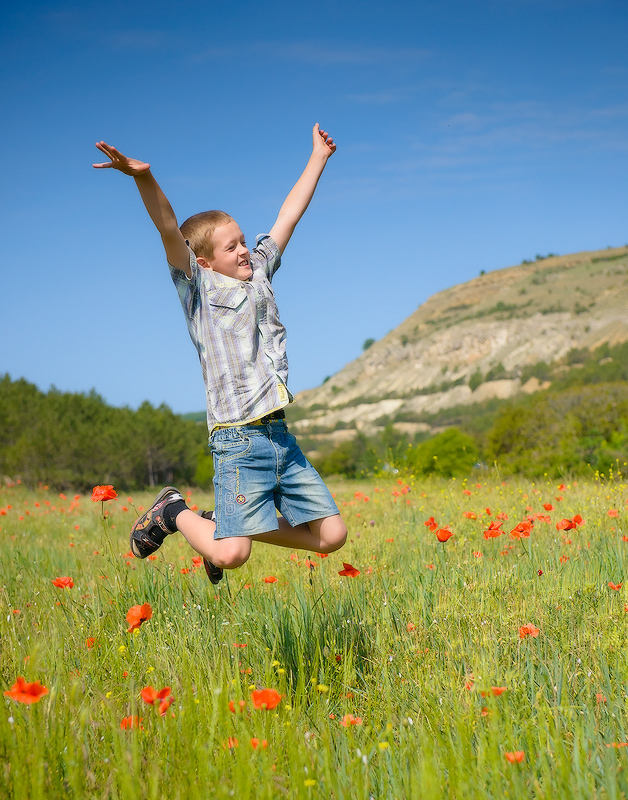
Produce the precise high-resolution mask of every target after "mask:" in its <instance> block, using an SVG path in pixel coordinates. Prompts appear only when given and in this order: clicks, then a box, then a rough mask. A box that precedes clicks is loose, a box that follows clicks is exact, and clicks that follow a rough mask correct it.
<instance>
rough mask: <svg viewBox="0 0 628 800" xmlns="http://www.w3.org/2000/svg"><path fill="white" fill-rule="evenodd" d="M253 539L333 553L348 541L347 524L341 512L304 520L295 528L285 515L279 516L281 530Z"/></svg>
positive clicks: (281, 545)
mask: <svg viewBox="0 0 628 800" xmlns="http://www.w3.org/2000/svg"><path fill="white" fill-rule="evenodd" d="M252 538H253V541H255V542H264V543H265V544H274V545H277V546H279V547H290V548H296V549H298V550H311V551H312V552H313V553H333V552H335V551H336V550H340V548H341V547H342V546H343V545H344V543H345V542H346V541H347V526H346V525H345V523H344V520H343V519H342V517H341V516H340V514H332V515H331V516H330V517H323V518H321V519H315V520H312V521H311V522H304V523H302V524H301V525H296V526H295V527H294V528H293V527H292V526H291V525H290V524H289V523H288V521H287V520H286V519H284V518H283V517H279V530H278V531H270V532H269V533H260V534H258V535H257V536H253V537H252Z"/></svg>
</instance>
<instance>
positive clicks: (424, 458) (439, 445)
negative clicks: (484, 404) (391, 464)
mask: <svg viewBox="0 0 628 800" xmlns="http://www.w3.org/2000/svg"><path fill="white" fill-rule="evenodd" d="M477 460H478V448H477V446H476V444H475V442H474V441H473V439H472V438H471V437H470V436H468V435H467V434H466V433H462V431H459V430H458V428H449V429H448V430H446V431H443V432H442V433H438V434H437V435H436V436H433V437H432V438H431V439H428V440H427V441H426V442H422V443H421V444H418V445H410V447H408V450H407V451H406V455H405V459H404V461H403V464H402V466H403V467H405V468H406V469H408V470H409V471H411V472H413V473H414V474H415V475H440V476H442V477H445V478H451V477H453V476H457V475H468V474H469V473H470V472H471V470H472V469H473V466H474V464H475V463H476V462H477Z"/></svg>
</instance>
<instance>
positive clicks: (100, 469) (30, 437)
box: [0, 375, 212, 491]
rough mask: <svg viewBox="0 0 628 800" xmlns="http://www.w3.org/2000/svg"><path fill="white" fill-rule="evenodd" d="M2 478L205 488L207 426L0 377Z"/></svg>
mask: <svg viewBox="0 0 628 800" xmlns="http://www.w3.org/2000/svg"><path fill="white" fill-rule="evenodd" d="M0 477H2V478H4V479H10V480H16V479H18V478H19V479H20V480H21V481H22V483H24V484H26V485H29V486H34V485H37V484H38V483H46V484H48V485H50V486H54V487H55V488H58V489H70V488H72V489H76V490H77V491H86V490H88V489H91V487H93V486H95V485H97V484H105V483H112V484H114V485H116V486H119V487H125V489H128V490H132V489H133V490H135V489H139V488H144V487H147V486H151V487H152V486H158V485H163V484H169V483H175V484H177V483H183V484H194V483H196V484H199V485H207V484H208V483H209V482H210V481H211V477H212V469H211V456H210V455H209V451H208V448H207V427H206V425H204V424H199V423H197V422H192V421H189V420H185V419H183V418H182V417H181V416H179V415H177V414H174V413H173V412H172V411H171V410H170V408H168V406H166V405H161V406H159V407H157V408H155V407H154V406H152V405H151V404H150V403H147V402H146V403H143V404H142V405H141V406H140V407H139V408H138V409H137V410H136V411H134V410H132V409H130V408H114V407H112V406H110V405H108V404H107V403H105V401H104V400H103V398H102V397H100V396H99V395H98V394H97V393H96V392H94V391H92V392H89V393H88V394H80V393H70V392H60V391H58V390H57V389H54V388H53V389H51V390H50V391H49V392H47V393H44V392H42V391H40V390H39V389H38V388H37V387H36V386H35V385H33V384H31V383H28V382H27V381H26V380H23V379H19V380H12V379H11V378H10V376H9V375H4V376H3V377H2V378H0Z"/></svg>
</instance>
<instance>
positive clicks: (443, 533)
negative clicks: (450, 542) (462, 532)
mask: <svg viewBox="0 0 628 800" xmlns="http://www.w3.org/2000/svg"><path fill="white" fill-rule="evenodd" d="M452 536H453V533H452V532H451V531H450V530H449V528H448V527H447V526H445V527H444V528H440V529H439V530H437V531H436V538H437V539H438V541H439V542H446V541H447V539H451V537H452Z"/></svg>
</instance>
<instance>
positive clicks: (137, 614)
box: [126, 603, 153, 633]
mask: <svg viewBox="0 0 628 800" xmlns="http://www.w3.org/2000/svg"><path fill="white" fill-rule="evenodd" d="M152 616H153V609H152V608H151V606H150V603H144V605H141V606H131V608H130V609H129V610H128V611H127V613H126V621H127V622H128V623H129V627H128V628H127V632H128V633H131V631H135V630H137V629H138V628H139V627H140V625H141V624H142V622H146V620H147V619H150V618H151V617H152Z"/></svg>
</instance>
